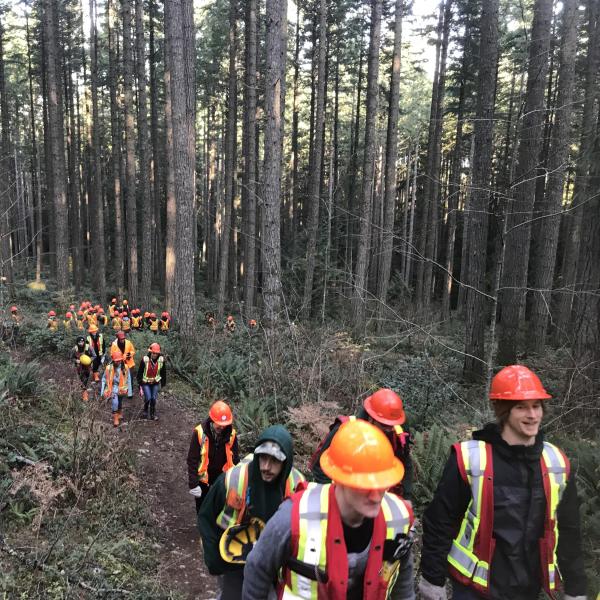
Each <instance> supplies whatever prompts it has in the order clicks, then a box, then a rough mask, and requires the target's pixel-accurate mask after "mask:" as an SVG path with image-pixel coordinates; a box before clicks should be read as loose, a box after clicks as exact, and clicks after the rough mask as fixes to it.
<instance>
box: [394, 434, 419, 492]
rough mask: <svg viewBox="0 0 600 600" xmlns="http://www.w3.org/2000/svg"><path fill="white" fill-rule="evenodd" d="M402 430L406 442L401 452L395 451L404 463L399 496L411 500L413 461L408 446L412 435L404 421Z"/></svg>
mask: <svg viewBox="0 0 600 600" xmlns="http://www.w3.org/2000/svg"><path fill="white" fill-rule="evenodd" d="M402 427H403V430H404V432H405V433H406V434H407V438H406V443H405V444H404V446H403V447H402V450H401V452H399V453H397V456H398V458H399V459H400V460H401V461H402V464H403V465H404V477H403V478H402V482H401V483H400V489H401V496H402V497H403V498H406V500H412V491H413V472H414V469H413V463H412V457H411V455H410V446H411V443H412V437H411V435H410V430H409V428H408V423H405V424H404V425H403V426H402ZM392 491H394V490H392Z"/></svg>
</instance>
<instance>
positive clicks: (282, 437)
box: [198, 425, 304, 600]
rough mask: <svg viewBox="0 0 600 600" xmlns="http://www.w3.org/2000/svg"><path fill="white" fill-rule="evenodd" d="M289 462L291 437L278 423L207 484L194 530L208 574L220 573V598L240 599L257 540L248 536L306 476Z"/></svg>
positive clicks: (268, 517) (255, 533)
mask: <svg viewBox="0 0 600 600" xmlns="http://www.w3.org/2000/svg"><path fill="white" fill-rule="evenodd" d="M293 462H294V448H293V443H292V436H291V435H290V434H289V432H288V430H287V429H286V428H285V427H283V426H282V425H273V426H271V427H268V428H267V429H265V431H264V432H263V433H262V435H261V436H260V437H259V438H258V441H257V442H256V445H255V448H254V453H253V454H249V455H248V456H246V457H245V458H244V459H243V460H242V461H241V462H240V463H239V464H237V465H236V466H235V467H233V468H232V469H230V470H229V471H227V473H223V474H222V475H220V476H219V478H218V479H217V480H216V481H215V483H214V484H213V485H212V486H211V487H210V490H209V492H208V495H207V496H206V500H205V501H204V503H203V504H202V507H201V508H200V512H199V513H198V529H199V530H200V534H201V536H202V545H203V549H204V562H205V563H206V566H207V567H208V570H209V572H210V574H211V575H222V578H221V595H220V597H219V598H220V600H239V599H240V598H241V595H242V584H243V580H244V579H243V578H244V563H245V559H246V555H247V554H248V552H249V551H250V549H251V547H252V543H253V541H255V540H254V539H252V540H250V538H251V537H252V538H255V537H256V536H257V535H258V534H259V533H260V528H261V527H262V524H264V523H266V522H267V521H268V520H269V519H270V518H271V517H272V516H273V515H274V514H275V511H276V510H277V508H278V507H279V505H280V504H281V502H282V501H283V500H284V498H287V497H289V496H291V495H292V494H293V493H294V491H295V490H296V488H297V486H298V484H299V483H300V482H303V481H304V476H303V475H302V473H300V471H298V470H297V469H295V468H294V466H293ZM259 520H260V521H259ZM257 523H259V525H258V526H257V525H256V524H257ZM228 533H231V536H230V537H229V536H228V535H227V534H228ZM224 536H225V539H223V538H224ZM228 540H230V541H231V542H232V544H231V546H230V545H229V544H228ZM238 540H243V541H245V542H246V543H245V544H244V545H243V547H242V546H241V545H240V544H237V545H236V543H237V541H238ZM232 548H233V549H232ZM238 550H239V554H237V551H238Z"/></svg>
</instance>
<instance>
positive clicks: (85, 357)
mask: <svg viewBox="0 0 600 600" xmlns="http://www.w3.org/2000/svg"><path fill="white" fill-rule="evenodd" d="M79 362H80V363H81V364H82V365H83V366H84V367H89V366H90V365H91V364H92V359H91V358H90V357H89V356H88V355H87V354H82V355H81V356H80V357H79Z"/></svg>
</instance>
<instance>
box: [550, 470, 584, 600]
mask: <svg viewBox="0 0 600 600" xmlns="http://www.w3.org/2000/svg"><path fill="white" fill-rule="evenodd" d="M556 520H557V521H558V547H557V549H556V554H557V558H558V568H559V569H560V573H561V576H562V578H563V583H564V588H565V593H566V594H568V595H569V596H585V594H586V588H587V580H586V576H585V569H584V564H583V553H582V551H581V529H580V519H579V498H578V497H577V483H576V481H575V473H574V469H571V475H570V477H569V481H568V483H567V487H566V488H565V491H564V493H563V496H562V498H561V501H560V504H559V505H558V509H557V511H556Z"/></svg>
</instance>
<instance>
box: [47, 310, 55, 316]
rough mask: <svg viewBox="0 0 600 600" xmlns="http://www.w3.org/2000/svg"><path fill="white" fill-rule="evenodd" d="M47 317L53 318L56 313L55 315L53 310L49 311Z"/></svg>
mask: <svg viewBox="0 0 600 600" xmlns="http://www.w3.org/2000/svg"><path fill="white" fill-rule="evenodd" d="M48 316H49V317H55V316H56V313H55V312H54V311H53V310H51V311H50V312H49V313H48Z"/></svg>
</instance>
